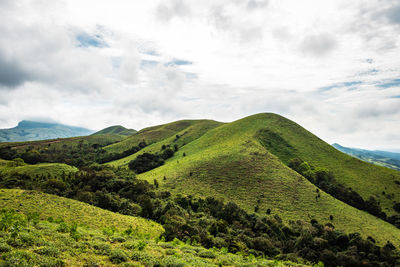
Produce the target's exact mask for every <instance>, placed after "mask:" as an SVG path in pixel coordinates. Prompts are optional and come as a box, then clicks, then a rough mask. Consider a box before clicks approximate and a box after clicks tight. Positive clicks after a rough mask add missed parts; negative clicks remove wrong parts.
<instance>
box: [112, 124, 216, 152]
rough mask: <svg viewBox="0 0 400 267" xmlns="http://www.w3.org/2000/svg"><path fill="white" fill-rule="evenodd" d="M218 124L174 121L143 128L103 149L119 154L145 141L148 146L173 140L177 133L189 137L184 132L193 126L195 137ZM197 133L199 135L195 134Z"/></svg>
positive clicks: (192, 130)
mask: <svg viewBox="0 0 400 267" xmlns="http://www.w3.org/2000/svg"><path fill="white" fill-rule="evenodd" d="M220 124H221V123H220V122H216V121H211V120H182V121H176V122H172V123H168V124H164V125H158V126H153V127H149V128H145V129H143V130H140V131H139V132H137V133H136V134H134V135H132V136H130V137H128V138H126V139H125V140H123V141H121V142H118V143H116V144H112V145H109V146H107V147H105V149H106V151H107V152H114V153H120V152H122V151H124V150H127V149H129V148H131V147H132V146H136V145H138V144H139V143H140V142H142V141H143V140H144V141H146V143H147V144H148V145H149V144H153V143H156V142H159V141H161V140H165V139H166V138H175V137H176V134H178V133H180V134H181V135H189V134H187V131H185V129H188V128H189V127H191V126H193V127H194V128H191V130H190V131H191V132H194V134H195V135H199V134H201V132H204V131H206V130H209V129H212V128H214V127H217V126H219V125H220ZM196 125H197V126H196ZM197 127H198V128H197ZM197 131H198V132H199V133H197ZM187 141H189V140H187Z"/></svg>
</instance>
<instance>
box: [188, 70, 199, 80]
mask: <svg viewBox="0 0 400 267" xmlns="http://www.w3.org/2000/svg"><path fill="white" fill-rule="evenodd" d="M185 77H186V79H197V78H198V77H199V76H198V75H197V74H196V73H193V72H185Z"/></svg>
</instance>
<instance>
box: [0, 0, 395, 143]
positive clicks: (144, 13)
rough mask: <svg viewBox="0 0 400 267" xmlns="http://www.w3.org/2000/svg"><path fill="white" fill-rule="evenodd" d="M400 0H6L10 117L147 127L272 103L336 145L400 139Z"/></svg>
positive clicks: (4, 92)
mask: <svg viewBox="0 0 400 267" xmlns="http://www.w3.org/2000/svg"><path fill="white" fill-rule="evenodd" d="M398 9H399V5H398V3H397V1H392V0H384V1H378V0H372V1H368V2H365V1H361V0H359V1H351V2H349V1H344V0H343V1H336V0H327V1H318V0H305V1H289V0H282V1H272V0H269V1H262V0H246V1H245V0H243V1H239V0H238V1H236V0H235V1H228V0H213V1H211V0H205V1H195V0H187V1H181V0H168V1H128V0H116V1H113V2H110V1H100V0H87V1H77V0H69V1H61V0H60V1H51V4H49V2H48V1H42V0H36V1H35V0H22V1H18V3H17V2H15V1H1V2H0V36H1V38H0V114H1V116H0V127H12V126H14V125H15V124H16V123H17V122H18V120H22V119H25V118H27V117H28V116H33V117H48V118H50V119H53V120H56V121H60V122H64V123H67V124H72V125H79V126H85V127H89V128H93V129H100V128H102V127H106V126H109V125H111V124H122V125H125V126H127V127H132V128H135V129H140V128H143V127H146V126H150V125H153V124H159V123H164V122H167V121H173V120H177V119H183V118H210V119H216V120H222V121H231V120H235V119H238V118H241V117H243V116H246V115H250V114H252V113H255V112H263V111H268V112H276V113H280V114H282V115H284V116H287V117H289V118H290V119H293V120H295V121H296V122H299V123H300V124H301V125H303V126H304V127H306V128H307V129H310V130H311V131H312V132H314V133H316V134H317V135H318V136H320V137H321V138H323V139H324V140H326V141H328V142H330V143H333V142H339V143H342V144H343V145H351V146H356V145H357V146H360V147H365V148H386V149H387V148H391V149H400V135H399V132H400V128H399V127H400V126H399V125H400V124H399V123H398V121H399V120H400V111H399V108H398V107H399V106H400V98H394V96H398V95H400V92H399V88H400V87H399V86H398V85H397V86H396V82H393V81H394V80H395V79H396V78H398V77H399V72H400V60H399V58H398V55H399V54H400V51H399V50H400V49H399V45H400V35H399V31H400V23H399V16H398V15H397V14H398V12H396V10H398ZM177 59H179V60H181V62H185V61H187V62H190V63H191V64H171V62H172V61H174V60H177ZM382 84H386V86H382ZM389 85H390V86H389Z"/></svg>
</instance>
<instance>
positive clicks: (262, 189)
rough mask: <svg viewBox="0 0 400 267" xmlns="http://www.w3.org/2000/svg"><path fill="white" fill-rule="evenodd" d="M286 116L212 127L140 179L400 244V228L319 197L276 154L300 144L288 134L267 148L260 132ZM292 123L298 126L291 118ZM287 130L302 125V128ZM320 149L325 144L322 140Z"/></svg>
mask: <svg viewBox="0 0 400 267" xmlns="http://www.w3.org/2000/svg"><path fill="white" fill-rule="evenodd" d="M280 120H283V121H284V122H290V121H288V120H286V119H284V118H282V117H280V116H277V115H274V114H258V115H255V116H251V117H247V118H244V119H241V120H238V121H235V122H232V123H229V124H224V125H221V126H219V127H217V128H214V129H211V130H209V131H207V132H206V133H205V134H204V135H202V136H201V137H199V138H197V139H195V140H193V141H192V142H190V143H188V144H186V145H184V146H183V147H181V148H180V150H179V152H178V153H176V155H175V156H174V157H173V158H171V159H168V160H167V161H166V163H165V165H163V166H161V167H159V168H156V169H154V170H152V171H149V172H146V173H143V174H141V175H138V178H140V179H145V180H148V181H149V182H153V180H154V179H156V180H158V182H159V184H160V185H161V188H160V190H171V191H172V192H174V193H175V194H178V193H182V194H192V195H197V196H216V197H219V198H222V199H224V200H226V201H235V202H236V203H238V204H239V205H240V206H241V207H243V208H245V209H246V210H248V211H253V210H254V207H255V206H256V205H257V202H258V201H259V202H260V204H259V206H260V211H259V212H260V213H265V211H266V209H268V208H270V209H271V210H272V213H273V214H278V215H280V216H281V217H282V218H284V219H285V220H286V221H287V220H299V219H300V220H306V221H309V220H310V219H311V218H315V219H317V220H318V221H319V222H321V223H328V222H331V223H333V224H334V225H335V226H336V227H337V228H338V229H341V230H343V231H345V232H347V233H349V232H360V233H361V234H362V235H363V236H364V237H367V236H369V235H371V236H373V237H374V238H375V239H376V240H378V242H379V243H380V244H384V243H385V242H386V240H391V241H392V242H394V243H399V242H400V230H399V229H397V228H396V227H394V226H393V225H391V224H389V223H387V222H384V221H383V220H380V219H377V218H376V217H374V216H372V215H370V214H368V213H366V212H363V211H359V210H357V209H355V208H353V207H350V206H348V205H347V204H344V203H343V202H341V201H338V200H336V199H335V198H333V197H331V196H330V195H328V194H325V193H324V192H322V193H321V198H319V199H318V200H316V195H317V193H316V189H317V188H316V187H315V186H314V185H313V184H311V183H310V182H309V181H308V180H306V179H305V178H304V177H303V176H300V175H299V174H297V173H296V172H294V171H293V170H291V169H290V168H288V167H287V166H286V165H285V164H283V163H282V161H281V160H280V159H279V158H278V157H277V156H276V155H274V154H273V153H271V152H270V151H271V150H272V151H273V152H275V153H276V151H280V150H282V151H289V148H292V147H295V144H292V142H289V141H288V140H287V139H286V138H283V139H284V140H286V143H285V144H282V143H280V146H281V147H280V149H275V151H274V150H273V149H271V150H270V151H269V150H267V149H266V148H265V147H264V146H263V144H262V143H261V142H260V140H259V131H260V130H261V129H265V128H269V127H270V128H272V127H274V125H275V124H276V123H279V122H280ZM289 125H295V124H294V123H293V122H291V124H290V123H289ZM281 130H282V132H284V131H288V132H290V131H292V130H293V131H298V130H299V129H298V126H297V128H296V127H294V129H291V128H286V130H285V129H281ZM278 133H280V132H278ZM312 140H313V141H314V143H315V142H317V141H318V140H319V139H317V138H316V137H314V138H313V139H312ZM303 142H304V141H303ZM319 142H321V141H320V140H319ZM316 147H319V144H318V143H317V144H316ZM322 147H323V148H325V147H324V146H322ZM183 153H185V154H186V156H185V157H184V156H183ZM313 153H314V154H315V153H319V152H317V151H314V152H313ZM321 153H322V152H321ZM339 153H340V152H339ZM345 156H346V155H345ZM289 157H292V155H290V156H288V157H287V158H289ZM346 157H347V156H346ZM350 160H352V159H351V158H350ZM121 163H122V161H121ZM313 163H314V162H313ZM357 163H359V162H358V161H357ZM362 164H366V163H362ZM371 166H373V165H371ZM348 168H349V167H348ZM373 168H377V169H374V170H375V171H377V172H378V173H379V172H380V170H381V169H380V168H379V167H375V166H373ZM384 171H386V170H384ZM389 171H391V170H389ZM164 177H166V179H165V180H164ZM359 182H361V181H359ZM356 188H357V187H353V189H356ZM330 215H333V217H334V220H333V221H330V220H329V216H330Z"/></svg>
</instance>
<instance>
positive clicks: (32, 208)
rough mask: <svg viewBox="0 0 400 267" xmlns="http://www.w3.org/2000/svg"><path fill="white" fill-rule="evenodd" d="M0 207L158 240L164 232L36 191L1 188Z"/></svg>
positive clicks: (146, 222) (142, 221)
mask: <svg viewBox="0 0 400 267" xmlns="http://www.w3.org/2000/svg"><path fill="white" fill-rule="evenodd" d="M0 203H1V205H0V208H12V209H14V210H18V211H20V212H23V213H26V214H27V213H33V212H37V213H39V214H40V216H41V218H42V219H47V218H48V217H53V218H54V219H57V218H62V219H63V220H65V221H66V222H68V223H74V222H75V223H77V224H79V225H85V226H87V227H91V228H104V227H111V226H114V227H116V228H119V229H126V228H128V227H130V226H132V228H133V229H135V228H137V230H138V232H139V233H141V234H149V235H150V236H151V237H157V236H159V235H161V234H162V233H163V231H164V230H163V228H162V226H161V225H159V224H157V223H155V222H153V221H150V220H146V219H143V218H139V217H132V216H127V215H122V214H119V213H114V212H111V211H108V210H103V209H101V208H98V207H94V206H92V205H89V204H86V203H83V202H80V201H76V200H73V199H69V198H63V197H59V196H55V195H49V194H45V193H41V192H37V191H26V190H19V189H0Z"/></svg>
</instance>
